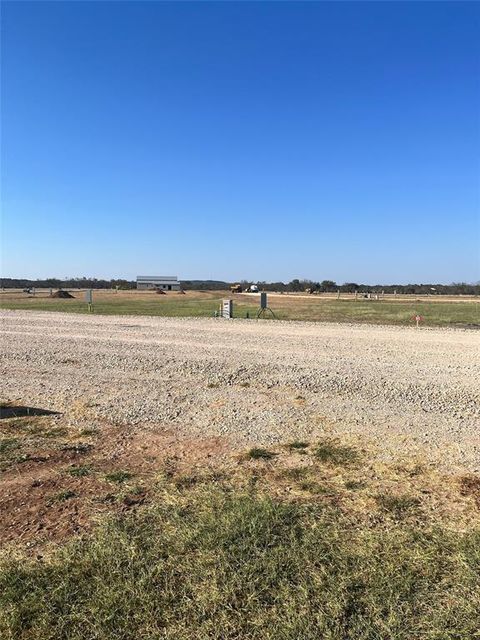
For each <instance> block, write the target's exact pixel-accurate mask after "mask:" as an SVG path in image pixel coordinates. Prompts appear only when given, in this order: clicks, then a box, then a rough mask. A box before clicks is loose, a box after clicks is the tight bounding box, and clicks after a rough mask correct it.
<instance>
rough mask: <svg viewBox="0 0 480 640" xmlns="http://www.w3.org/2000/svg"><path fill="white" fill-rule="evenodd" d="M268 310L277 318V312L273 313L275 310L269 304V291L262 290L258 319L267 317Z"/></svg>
mask: <svg viewBox="0 0 480 640" xmlns="http://www.w3.org/2000/svg"><path fill="white" fill-rule="evenodd" d="M267 311H270V313H271V314H272V316H273V317H274V318H275V314H274V313H273V311H272V310H271V309H270V307H269V306H268V302H267V293H266V291H262V292H261V293H260V309H259V310H258V312H257V320H258V319H259V318H260V317H263V318H264V317H265V313H266V312H267Z"/></svg>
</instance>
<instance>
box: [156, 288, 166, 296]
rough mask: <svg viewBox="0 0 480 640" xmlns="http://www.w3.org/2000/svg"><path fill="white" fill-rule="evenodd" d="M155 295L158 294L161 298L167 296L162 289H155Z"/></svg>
mask: <svg viewBox="0 0 480 640" xmlns="http://www.w3.org/2000/svg"><path fill="white" fill-rule="evenodd" d="M155 293H158V294H159V295H161V296H166V295H167V294H166V293H165V291H164V290H163V289H155Z"/></svg>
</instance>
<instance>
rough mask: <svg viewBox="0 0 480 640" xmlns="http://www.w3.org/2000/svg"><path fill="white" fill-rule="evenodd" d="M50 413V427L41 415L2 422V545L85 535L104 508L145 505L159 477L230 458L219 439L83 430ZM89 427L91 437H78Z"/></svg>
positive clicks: (102, 427) (109, 427)
mask: <svg viewBox="0 0 480 640" xmlns="http://www.w3.org/2000/svg"><path fill="white" fill-rule="evenodd" d="M54 418H55V426H52V424H50V423H49V422H47V420H48V417H45V416H41V417H38V416H32V415H30V416H28V418H26V417H22V418H11V419H5V420H4V421H2V427H1V432H0V443H2V444H4V445H5V446H4V447H3V450H2V463H3V466H2V472H1V474H0V483H1V486H2V491H1V493H0V512H1V513H2V518H1V519H0V541H1V544H2V545H7V544H9V543H14V544H19V543H20V544H21V545H23V546H26V547H27V548H31V549H36V548H38V547H41V546H42V545H44V544H45V543H48V542H58V541H61V540H64V539H66V538H68V537H71V536H72V535H76V534H81V533H84V532H86V531H88V530H90V529H91V528H92V526H94V523H95V522H96V520H97V518H98V516H99V515H101V514H102V513H104V512H106V511H123V510H125V509H131V508H135V507H136V506H137V505H140V504H143V503H144V502H145V501H146V500H148V499H149V495H150V491H151V488H152V487H153V486H155V482H156V478H158V477H159V475H162V474H165V473H166V474H169V475H170V476H172V477H173V476H174V475H177V474H180V475H184V474H186V473H192V472H195V469H198V468H200V467H201V468H203V469H205V468H208V467H210V466H213V465H218V464H227V465H228V463H227V462H226V461H227V460H228V459H231V449H230V448H229V445H228V443H227V442H225V441H223V440H222V439H220V438H206V439H204V440H202V441H200V440H198V439H194V438H185V439H181V438H178V436H175V435H174V434H172V433H171V432H168V431H166V430H161V428H159V429H158V430H154V429H152V428H151V427H149V428H145V427H142V426H137V427H130V428H125V427H123V428H119V427H118V426H116V425H113V424H109V423H106V422H105V421H102V422H101V423H98V424H96V425H94V427H92V425H91V423H89V424H90V427H89V428H85V425H83V423H82V424H81V423H79V424H78V425H73V426H72V425H71V424H69V421H68V420H67V419H65V418H58V417H54ZM87 432H88V433H89V434H91V435H90V437H89V438H87V440H88V441H86V440H85V436H82V435H81V434H85V433H87ZM79 438H81V439H79Z"/></svg>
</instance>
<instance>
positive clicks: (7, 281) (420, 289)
mask: <svg viewBox="0 0 480 640" xmlns="http://www.w3.org/2000/svg"><path fill="white" fill-rule="evenodd" d="M181 284H182V288H183V289H185V290H186V291H188V290H192V291H205V290H209V291H212V290H215V291H222V290H225V289H228V288H229V287H230V285H231V284H232V283H230V282H225V281H223V280H182V281H181ZM239 284H241V285H242V287H244V288H247V287H249V286H250V285H252V284H256V285H257V286H258V288H259V290H263V291H283V292H285V293H288V292H302V291H310V292H313V293H314V292H318V293H335V292H337V291H340V293H355V292H356V291H358V292H359V293H381V292H382V291H383V292H384V293H394V292H396V293H398V294H417V295H477V296H478V295H480V282H477V283H472V284H469V283H466V282H454V283H452V284H438V283H433V284H432V283H429V284H377V285H370V284H361V283H356V282H345V283H343V284H337V283H336V282H334V281H333V280H322V281H321V282H316V281H314V280H307V279H298V278H295V279H293V280H291V281H290V282H288V283H286V282H265V281H257V282H253V281H250V280H242V281H241V282H240V283H239ZM0 286H1V287H2V288H4V289H31V288H33V287H36V288H38V289H49V288H51V289H116V288H118V289H136V287H137V283H136V281H135V280H124V279H121V278H117V279H112V280H104V279H98V278H85V277H82V278H66V279H63V280H61V279H58V278H47V279H45V280H29V279H26V278H1V279H0Z"/></svg>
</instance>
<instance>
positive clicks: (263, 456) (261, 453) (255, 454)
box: [247, 447, 277, 460]
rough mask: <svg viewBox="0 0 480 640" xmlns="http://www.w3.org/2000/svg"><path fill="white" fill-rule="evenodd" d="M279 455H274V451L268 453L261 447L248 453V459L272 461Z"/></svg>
mask: <svg viewBox="0 0 480 640" xmlns="http://www.w3.org/2000/svg"><path fill="white" fill-rule="evenodd" d="M276 455H277V454H276V453H273V451H268V449H262V448H259V447H254V448H253V449H250V451H248V452H247V458H250V459H251V460H271V459H272V458H274V457H275V456H276Z"/></svg>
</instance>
